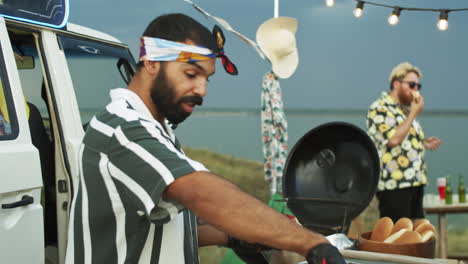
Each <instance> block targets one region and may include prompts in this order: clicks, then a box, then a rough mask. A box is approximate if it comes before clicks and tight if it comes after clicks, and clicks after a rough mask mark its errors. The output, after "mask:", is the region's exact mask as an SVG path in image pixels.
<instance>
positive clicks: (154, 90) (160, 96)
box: [151, 64, 203, 125]
mask: <svg viewBox="0 0 468 264" xmlns="http://www.w3.org/2000/svg"><path fill="white" fill-rule="evenodd" d="M151 99H152V100H153V103H154V104H155V105H156V109H157V110H158V112H159V114H161V115H162V116H163V117H165V118H166V119H167V120H168V121H169V122H170V123H171V124H173V125H178V124H179V123H181V122H182V121H184V120H185V119H186V118H187V117H188V116H189V115H190V114H191V113H189V112H187V111H185V110H184V109H183V108H182V106H181V103H184V102H188V103H193V104H194V105H202V104H203V98H202V97H201V96H197V95H193V96H184V97H182V98H179V99H178V98H176V95H175V87H174V85H173V84H172V83H171V82H170V81H169V80H168V79H167V74H166V70H165V68H164V67H163V64H161V69H160V71H159V73H158V76H156V79H155V80H154V82H153V85H152V87H151Z"/></svg>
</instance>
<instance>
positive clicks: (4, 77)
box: [0, 40, 20, 141]
mask: <svg viewBox="0 0 468 264" xmlns="http://www.w3.org/2000/svg"><path fill="white" fill-rule="evenodd" d="M9 41H10V40H9ZM0 51H1V52H0V64H1V65H0V66H3V67H0V78H1V80H0V81H1V82H2V86H3V95H4V96H5V101H6V102H7V109H8V116H9V117H10V125H11V134H9V135H4V136H1V137H0V141H7V140H15V139H17V138H18V136H19V131H20V129H19V122H18V116H17V114H16V107H15V103H14V101H13V95H12V93H11V85H10V81H9V80H10V79H9V78H8V72H7V69H6V61H5V57H4V56H3V51H4V49H3V47H2V44H1V42H0Z"/></svg>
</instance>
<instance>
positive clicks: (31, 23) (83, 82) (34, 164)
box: [0, 0, 135, 264]
mask: <svg viewBox="0 0 468 264" xmlns="http://www.w3.org/2000/svg"><path fill="white" fill-rule="evenodd" d="M68 7H69V6H68V0H51V1H32V0H30V1H29V0H27V1H14V0H3V1H0V13H1V14H0V180H1V184H0V205H1V208H0V257H1V258H2V259H1V260H0V262H1V263H18V264H22V263H28V264H31V263H44V261H45V258H46V252H47V254H49V255H51V256H50V257H51V258H52V259H56V261H57V262H58V263H63V262H64V255H65V248H66V239H67V229H68V227H67V221H68V214H69V209H70V201H71V199H72V195H73V190H74V189H75V188H74V186H73V184H74V183H75V184H76V181H73V179H76V178H77V171H78V169H77V156H78V148H79V145H80V142H81V139H82V137H83V135H84V129H85V127H86V125H87V123H88V122H89V120H90V119H91V117H92V115H93V114H94V112H95V111H96V110H97V109H98V108H99V107H102V106H104V105H106V104H107V102H108V100H109V99H108V98H109V96H108V92H109V89H112V88H116V87H126V83H128V81H129V80H130V78H131V76H132V74H133V72H134V69H135V61H134V59H133V58H132V55H131V52H130V50H129V48H128V46H127V45H125V44H123V43H121V42H120V41H119V40H118V39H116V38H114V37H112V36H110V35H108V34H105V33H102V32H99V31H96V30H92V29H89V28H86V27H83V26H79V25H75V24H72V23H68V21H67V20H68V14H69V8H68Z"/></svg>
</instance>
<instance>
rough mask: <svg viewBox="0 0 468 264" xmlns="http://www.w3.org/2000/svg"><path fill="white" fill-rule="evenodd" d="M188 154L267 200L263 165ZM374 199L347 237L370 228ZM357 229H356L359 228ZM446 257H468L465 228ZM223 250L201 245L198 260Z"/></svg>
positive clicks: (211, 260) (206, 263)
mask: <svg viewBox="0 0 468 264" xmlns="http://www.w3.org/2000/svg"><path fill="white" fill-rule="evenodd" d="M184 151H185V152H186V154H187V156H189V157H191V158H192V159H194V160H197V161H199V162H201V163H203V164H204V165H205V166H206V167H207V168H208V169H209V170H210V171H211V172H213V173H215V174H217V175H219V176H222V177H224V178H225V179H227V180H229V181H230V182H232V183H234V184H236V185H238V186H239V187H240V188H241V189H242V190H244V191H245V192H247V193H249V194H251V195H252V196H254V197H256V198H258V199H260V200H262V201H264V202H265V203H267V202H268V199H269V190H268V184H267V183H266V182H265V180H264V178H263V165H262V163H260V162H256V161H249V160H244V159H239V158H235V157H232V156H228V155H223V154H219V153H215V152H211V151H208V150H206V149H192V148H188V147H184ZM377 206H378V205H377V201H376V199H374V200H372V201H371V203H370V204H369V206H368V207H367V208H366V209H365V210H364V211H363V212H362V213H361V215H359V216H358V218H357V219H358V220H357V222H358V223H359V224H356V223H354V224H352V226H351V229H350V233H349V235H350V236H356V235H357V234H358V232H359V231H360V232H368V231H371V230H372V227H373V224H374V223H375V222H376V221H377V219H378V207H377ZM358 230H359V231H358ZM448 238H449V239H448V240H449V241H448V252H449V256H468V253H467V252H468V229H465V230H449V231H448ZM225 251H226V249H225V248H220V247H204V248H201V249H200V261H201V263H203V264H219V263H220V262H221V259H222V256H223V255H224V253H225Z"/></svg>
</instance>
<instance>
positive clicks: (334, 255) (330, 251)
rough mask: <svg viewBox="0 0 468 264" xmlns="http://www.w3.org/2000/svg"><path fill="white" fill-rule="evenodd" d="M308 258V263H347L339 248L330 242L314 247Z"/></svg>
mask: <svg viewBox="0 0 468 264" xmlns="http://www.w3.org/2000/svg"><path fill="white" fill-rule="evenodd" d="M306 259H307V263H308V264H346V261H345V260H344V258H343V256H341V254H340V252H339V251H338V249H337V248H336V247H334V246H332V245H331V244H328V243H324V244H319V245H318V246H316V247H314V248H312V249H311V250H310V251H309V253H308V254H307V256H306Z"/></svg>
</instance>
